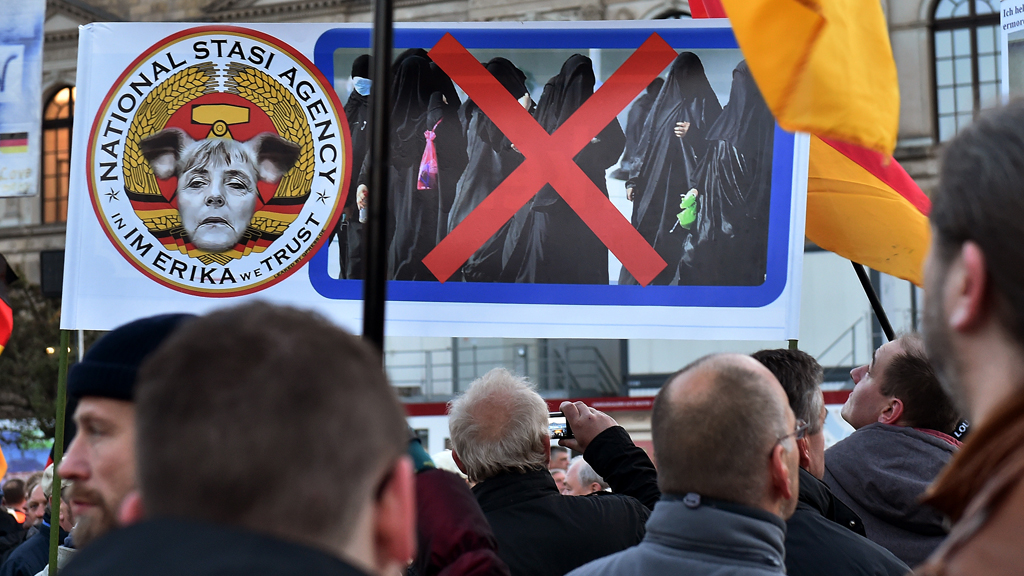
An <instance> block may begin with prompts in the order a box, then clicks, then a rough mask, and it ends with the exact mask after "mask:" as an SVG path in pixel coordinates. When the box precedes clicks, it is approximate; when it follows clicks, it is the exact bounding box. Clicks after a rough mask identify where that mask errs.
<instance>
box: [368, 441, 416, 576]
mask: <svg viewBox="0 0 1024 576" xmlns="http://www.w3.org/2000/svg"><path fill="white" fill-rule="evenodd" d="M373 506H374V519H373V524H374V545H375V547H376V550H375V552H376V559H377V568H378V572H379V573H382V574H383V573H385V572H387V571H388V570H389V569H390V568H392V567H396V566H397V567H399V568H401V569H402V571H404V569H405V567H406V566H407V565H408V563H409V560H410V559H412V557H413V556H414V555H415V554H416V480H415V477H414V473H413V467H412V460H411V459H410V458H409V457H408V456H402V457H401V458H399V459H398V461H397V462H396V463H395V467H394V469H393V470H392V472H391V477H390V478H389V479H388V481H387V483H386V484H385V485H384V488H383V491H382V492H381V495H380V498H378V499H377V501H376V502H374V504H373Z"/></svg>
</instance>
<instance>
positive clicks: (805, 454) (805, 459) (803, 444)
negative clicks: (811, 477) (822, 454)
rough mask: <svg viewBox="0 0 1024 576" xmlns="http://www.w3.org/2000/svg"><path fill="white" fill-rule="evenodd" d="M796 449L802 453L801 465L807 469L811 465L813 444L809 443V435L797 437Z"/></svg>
mask: <svg viewBox="0 0 1024 576" xmlns="http://www.w3.org/2000/svg"><path fill="white" fill-rule="evenodd" d="M796 451H797V453H799V454H800V467H801V468H803V469H804V470H807V469H808V468H809V467H810V466H811V446H810V444H808V443H807V437H806V436H804V437H803V438H797V440H796Z"/></svg>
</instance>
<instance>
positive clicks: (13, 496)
mask: <svg viewBox="0 0 1024 576" xmlns="http://www.w3.org/2000/svg"><path fill="white" fill-rule="evenodd" d="M3 493H4V503H6V504H7V505H8V506H17V505H19V504H22V503H23V502H25V481H24V480H22V479H20V478H11V479H10V480H8V481H7V482H4V486H3Z"/></svg>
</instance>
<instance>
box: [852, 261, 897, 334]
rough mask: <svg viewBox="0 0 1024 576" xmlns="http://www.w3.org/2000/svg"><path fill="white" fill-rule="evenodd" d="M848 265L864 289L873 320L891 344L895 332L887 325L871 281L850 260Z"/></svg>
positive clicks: (860, 267) (862, 268)
mask: <svg viewBox="0 0 1024 576" xmlns="http://www.w3.org/2000/svg"><path fill="white" fill-rule="evenodd" d="M850 264H853V269H854V270H856V271H857V278H859V279H860V285H861V286H863V287H864V293H865V294H867V297H868V302H871V309H872V310H874V311H875V318H877V319H878V323H879V324H880V325H881V326H882V332H885V337H886V339H888V340H889V341H890V342H892V341H893V340H895V339H896V332H895V331H893V329H892V324H889V317H888V316H886V315H885V310H884V309H883V308H882V302H881V301H880V300H879V299H878V294H875V288H874V286H872V285H871V279H870V278H868V272H867V270H865V269H864V267H863V266H861V265H860V264H857V263H856V262H854V261H852V260H851V261H850Z"/></svg>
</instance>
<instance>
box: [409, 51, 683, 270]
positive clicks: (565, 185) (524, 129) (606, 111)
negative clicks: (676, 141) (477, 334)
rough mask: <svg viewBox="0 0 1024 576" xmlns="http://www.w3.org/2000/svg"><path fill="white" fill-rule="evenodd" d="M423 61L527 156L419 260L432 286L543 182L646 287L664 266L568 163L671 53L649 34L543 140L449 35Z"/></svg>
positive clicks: (666, 62)
mask: <svg viewBox="0 0 1024 576" xmlns="http://www.w3.org/2000/svg"><path fill="white" fill-rule="evenodd" d="M429 54H430V59H431V60H433V61H434V62H435V63H436V64H437V65H438V66H440V67H441V69H442V70H444V71H445V72H446V73H447V74H448V76H450V77H451V78H452V80H453V81H454V82H455V83H457V84H458V85H459V86H460V87H461V88H462V89H463V90H465V91H466V94H467V95H469V97H470V98H471V99H472V100H473V102H475V103H476V105H477V106H479V107H480V109H481V110H483V112H484V113H485V114H487V117H488V118H490V119H491V121H493V122H494V124H495V125H497V127H498V128H499V129H501V131H502V132H503V133H504V134H505V135H506V136H507V137H508V139H509V140H511V141H512V143H513V144H515V145H516V148H518V149H519V151H520V152H522V154H523V156H524V157H525V160H524V161H523V163H522V164H520V165H519V167H518V168H516V170H515V171H514V172H512V174H510V175H509V177H508V178H506V179H505V180H504V181H503V182H502V183H501V184H500V185H498V187H497V188H495V189H494V191H493V192H491V193H490V195H488V196H487V198H486V199H484V201H483V202H481V203H480V205H479V206H477V207H476V209H475V210H473V211H472V212H471V213H470V214H469V216H467V217H466V219H465V220H463V221H462V222H461V223H460V224H459V225H458V226H456V227H455V229H454V230H452V232H451V234H449V235H448V236H447V237H445V239H444V240H442V241H441V243H440V244H438V245H437V246H436V247H435V248H434V249H433V250H432V251H431V252H430V254H427V256H426V257H425V258H424V259H423V263H424V264H425V265H426V266H427V268H429V269H430V271H431V272H433V274H434V276H436V277H437V279H438V280H440V281H442V282H444V281H445V280H447V279H448V278H450V277H451V275H452V274H454V273H455V271H456V270H458V269H459V267H460V266H462V265H463V264H464V263H465V262H466V260H468V259H469V257H470V256H472V255H473V253H474V252H476V251H477V249H479V248H480V247H481V246H483V244H484V242H486V241H487V240H488V239H489V238H490V237H491V236H493V235H494V233H495V232H497V231H498V230H499V229H500V228H501V227H502V225H504V224H505V222H508V220H509V219H510V218H512V216H514V215H515V213H516V212H517V211H518V210H519V209H520V208H522V207H523V205H525V204H526V203H527V202H528V201H529V200H530V199H531V198H533V196H534V195H535V194H536V193H537V192H538V191H540V189H541V188H542V187H543V186H544V185H545V184H548V183H550V184H551V187H552V188H554V189H555V191H556V192H557V193H558V194H559V195H560V196H561V197H562V198H563V199H564V200H565V201H566V203H567V204H568V205H569V206H570V207H571V208H572V209H573V210H574V211H575V212H576V214H578V215H579V217H580V218H581V219H582V220H583V221H584V222H585V223H586V224H587V226H589V227H590V229H591V230H593V231H594V234H596V235H597V237H598V238H599V239H600V240H601V242H603V243H604V245H605V246H607V247H608V249H609V250H611V252H612V254H614V255H615V256H616V257H617V258H618V259H619V261H620V262H622V265H623V266H625V267H626V269H627V270H629V273H630V274H632V275H633V278H635V279H636V280H637V282H639V283H640V284H641V285H643V286H646V285H647V284H648V283H649V282H650V281H651V280H653V279H654V277H655V276H657V275H658V273H659V272H661V271H662V270H663V269H664V268H665V267H666V266H667V264H665V261H664V260H663V259H662V258H661V256H660V255H658V253H657V252H655V250H654V248H652V247H651V245H650V244H648V243H647V241H646V240H644V238H643V236H641V235H640V233H639V232H637V231H636V229H635V228H633V226H632V225H631V224H630V223H629V221H628V220H626V219H625V218H623V217H622V214H621V213H619V210H618V209H617V208H616V207H615V205H614V204H612V203H611V201H609V200H608V198H606V197H605V196H604V194H602V193H601V190H599V189H598V187H597V186H596V185H595V184H594V183H593V182H592V181H591V180H590V178H588V177H587V175H586V174H584V173H583V170H581V169H580V167H579V166H577V165H576V163H575V162H574V161H573V157H574V156H576V154H578V153H579V151H580V150H582V149H583V147H584V146H586V145H587V144H588V143H590V140H591V139H592V138H594V137H595V136H596V135H597V134H598V133H599V132H600V131H601V130H603V129H604V127H605V126H607V125H608V124H609V123H610V122H611V121H612V119H614V118H615V116H616V115H617V114H618V113H619V111H621V110H622V109H623V108H625V107H626V105H627V104H629V103H630V102H631V101H632V100H633V99H634V98H636V96H637V95H638V94H639V93H640V92H641V91H642V90H643V89H644V88H646V87H647V85H648V84H650V83H651V81H652V80H654V78H656V77H657V76H658V74H661V71H662V70H664V69H665V67H666V66H668V65H669V64H670V63H671V62H672V60H674V59H675V57H676V51H675V50H673V49H672V47H671V46H669V45H668V43H667V42H665V40H664V39H663V38H662V37H661V36H658V35H657V34H651V36H650V38H648V39H647V41H645V42H644V43H643V45H641V46H640V47H639V48H638V49H637V50H636V52H634V53H633V54H632V55H631V56H630V57H629V59H628V60H626V62H625V63H624V64H623V65H622V66H621V67H620V68H619V69H618V70H616V71H615V73H614V74H612V76H611V77H610V78H608V81H607V82H605V83H604V84H603V85H602V86H601V87H600V88H599V89H598V90H597V92H595V93H594V95H593V96H591V97H590V98H589V99H587V101H586V102H584V103H583V105H582V106H580V108H579V110H577V111H576V113H575V114H573V115H572V117H570V118H569V119H568V120H567V121H566V122H565V123H564V124H562V126H560V127H559V128H558V130H556V131H555V133H554V134H548V133H547V131H546V130H544V128H542V127H541V125H540V124H538V123H537V121H536V120H534V119H533V117H532V116H530V113H529V112H527V111H526V110H525V109H524V108H523V107H522V106H521V105H520V104H519V102H517V101H516V99H515V98H514V97H513V96H512V95H511V94H510V93H509V92H508V90H505V88H504V87H502V85H501V84H500V83H499V82H498V80H497V79H495V78H494V76H491V74H490V73H489V72H487V69H485V68H484V67H483V65H481V64H480V63H479V62H477V60H476V58H474V57H473V55H472V54H470V53H469V51H468V50H466V49H465V48H463V47H462V45H461V44H459V42H458V41H457V40H456V39H455V38H454V37H453V36H452V35H451V34H445V35H444V37H443V38H441V40H440V41H439V42H438V43H437V45H435V46H434V47H433V48H432V49H431V50H430V52H429Z"/></svg>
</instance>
